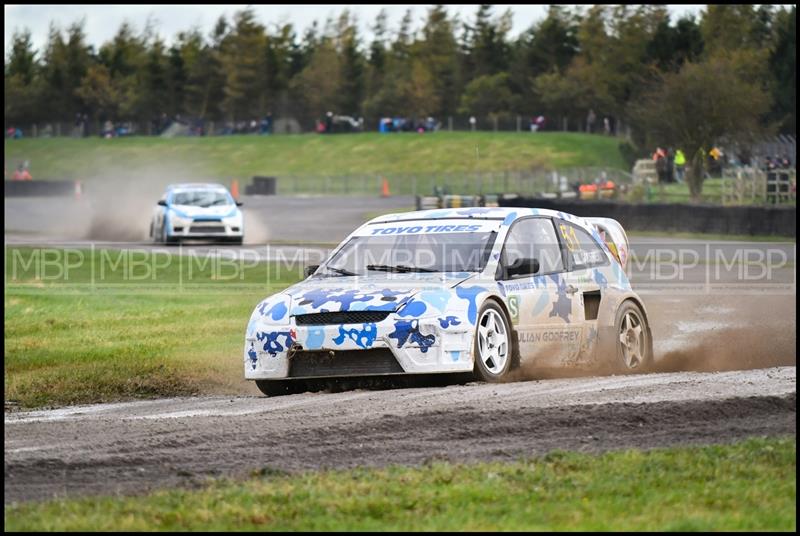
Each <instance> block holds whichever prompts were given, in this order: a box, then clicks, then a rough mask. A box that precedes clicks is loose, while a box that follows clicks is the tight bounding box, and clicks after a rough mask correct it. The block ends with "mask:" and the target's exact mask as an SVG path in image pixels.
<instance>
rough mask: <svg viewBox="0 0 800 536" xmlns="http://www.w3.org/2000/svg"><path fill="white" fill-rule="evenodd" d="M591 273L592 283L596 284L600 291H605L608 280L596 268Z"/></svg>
mask: <svg viewBox="0 0 800 536" xmlns="http://www.w3.org/2000/svg"><path fill="white" fill-rule="evenodd" d="M593 272H594V273H593V274H592V276H593V277H592V278H593V279H594V282H595V283H597V285H598V286H599V287H600V288H601V289H605V288H606V287H608V279H606V276H605V275H604V274H603V272H601V271H600V270H598V269H597V268H595V269H594V270H593Z"/></svg>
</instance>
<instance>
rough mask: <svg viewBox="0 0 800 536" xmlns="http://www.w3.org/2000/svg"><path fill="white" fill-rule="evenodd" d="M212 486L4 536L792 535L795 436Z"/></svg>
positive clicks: (70, 503) (26, 509) (48, 513)
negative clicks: (96, 534)
mask: <svg viewBox="0 0 800 536" xmlns="http://www.w3.org/2000/svg"><path fill="white" fill-rule="evenodd" d="M264 473H265V474H266V475H268V476H265V477H257V478H251V479H250V480H248V481H245V482H243V483H238V482H230V481H216V482H212V483H210V485H208V486H207V487H206V488H204V489H201V490H195V491H187V490H169V491H160V492H156V493H152V494H149V495H145V496H140V497H130V498H111V497H105V498H84V499H78V500H57V501H51V502H46V503H40V504H36V503H27V504H17V505H10V506H6V509H5V515H6V517H5V529H6V530H8V531H14V530H30V531H34V530H43V531H53V530H58V531H62V530H114V531H126V530H133V531H140V530H180V531H183V530H203V531H216V530H220V531H228V530H271V531H272V530H274V531H287V530H291V531H300V530H314V531H317V530H326V531H327V530H336V531H339V530H358V531H371V530H376V531H388V530H392V531H404V530H412V531H417V530H427V531H444V530H447V531H455V530H458V531H483V530H534V531H539V530H559V531H561V530H569V531H574V530H580V531H595V530H600V531H619V530H624V531H638V530H647V531H652V530H658V531H710V530H713V531H722V530H736V531H749V530H757V531H764V530H781V531H794V530H795V528H796V524H797V517H796V507H795V498H796V492H797V488H796V478H795V477H796V443H795V438H794V437H791V438H783V439H750V440H747V441H744V442H741V443H738V444H734V445H724V446H722V445H721V446H704V447H684V448H669V449H658V450H654V451H649V452H642V451H635V450H631V451H621V452H611V453H606V454H603V455H600V456H593V455H585V454H577V453H566V452H553V453H551V454H548V455H546V456H544V457H541V458H537V459H532V460H525V461H520V462H515V463H505V464H504V463H481V464H474V465H451V464H445V463H434V464H431V465H427V466H424V467H420V468H404V467H389V468H385V469H356V470H349V471H327V472H320V473H306V474H303V475H296V476H292V475H275V474H274V471H269V470H265V471H264Z"/></svg>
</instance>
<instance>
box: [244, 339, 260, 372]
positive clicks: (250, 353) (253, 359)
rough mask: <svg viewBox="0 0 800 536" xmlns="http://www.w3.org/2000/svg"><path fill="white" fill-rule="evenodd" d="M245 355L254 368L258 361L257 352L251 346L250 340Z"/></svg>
mask: <svg viewBox="0 0 800 536" xmlns="http://www.w3.org/2000/svg"><path fill="white" fill-rule="evenodd" d="M247 356H248V357H249V358H250V364H251V365H252V366H253V370H255V369H256V363H258V354H257V353H256V349H255V348H253V342H252V341H251V342H250V348H248V350H247Z"/></svg>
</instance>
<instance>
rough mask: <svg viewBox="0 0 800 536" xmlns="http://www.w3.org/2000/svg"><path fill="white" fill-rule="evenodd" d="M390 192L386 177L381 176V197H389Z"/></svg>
mask: <svg viewBox="0 0 800 536" xmlns="http://www.w3.org/2000/svg"><path fill="white" fill-rule="evenodd" d="M390 195H391V194H390V193H389V181H387V180H386V177H384V178H383V185H382V186H381V197H389V196H390Z"/></svg>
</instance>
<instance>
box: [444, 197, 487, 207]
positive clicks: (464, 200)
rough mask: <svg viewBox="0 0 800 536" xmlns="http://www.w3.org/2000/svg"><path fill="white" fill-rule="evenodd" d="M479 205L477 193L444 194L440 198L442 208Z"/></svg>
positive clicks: (479, 199) (479, 198)
mask: <svg viewBox="0 0 800 536" xmlns="http://www.w3.org/2000/svg"><path fill="white" fill-rule="evenodd" d="M479 206H481V197H480V196H479V195H452V194H451V195H445V196H444V197H443V198H442V208H463V207H479Z"/></svg>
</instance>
